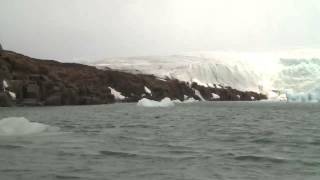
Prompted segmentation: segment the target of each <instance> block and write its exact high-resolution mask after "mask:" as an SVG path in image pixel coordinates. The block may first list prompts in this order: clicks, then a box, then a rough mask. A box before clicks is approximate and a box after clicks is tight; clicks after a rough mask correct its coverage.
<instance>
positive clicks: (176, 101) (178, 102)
mask: <svg viewBox="0 0 320 180" xmlns="http://www.w3.org/2000/svg"><path fill="white" fill-rule="evenodd" d="M172 102H174V103H176V104H180V103H183V101H180V100H179V99H175V100H173V101H172Z"/></svg>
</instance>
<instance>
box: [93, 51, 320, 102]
mask: <svg viewBox="0 0 320 180" xmlns="http://www.w3.org/2000/svg"><path fill="white" fill-rule="evenodd" d="M96 66H98V67H100V68H103V67H110V68H114V69H120V70H125V71H129V72H133V73H147V74H154V75H156V76H159V77H171V78H177V79H179V80H183V81H188V82H197V83H198V84H201V85H204V86H215V87H220V86H231V87H232V88H236V89H239V90H251V91H255V92H262V93H265V94H267V95H268V96H269V98H270V99H273V100H279V99H285V97H288V98H289V100H291V101H295V100H297V101H320V50H318V49H308V50H290V51H281V52H255V53H246V52H200V53H186V54H183V55H175V56H166V57H164V56H163V57H129V58H110V59H106V60H103V61H100V62H98V63H97V64H96ZM318 95H319V96H318Z"/></svg>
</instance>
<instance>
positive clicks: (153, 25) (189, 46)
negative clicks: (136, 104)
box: [0, 0, 320, 60]
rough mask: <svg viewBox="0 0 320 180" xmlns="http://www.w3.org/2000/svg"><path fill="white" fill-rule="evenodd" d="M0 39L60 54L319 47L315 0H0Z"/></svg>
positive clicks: (29, 50)
mask: <svg viewBox="0 0 320 180" xmlns="http://www.w3.org/2000/svg"><path fill="white" fill-rule="evenodd" d="M0 43H1V44H2V46H3V47H4V48H5V49H9V50H14V51H17V52H20V53H24V54H26V55H29V56H33V57H38V58H52V59H59V60H73V59H78V58H79V59H87V58H94V59H101V58H106V57H115V56H144V55H170V54H176V53H180V52H191V51H211V50H235V51H256V50H274V49H288V48H320V0H0Z"/></svg>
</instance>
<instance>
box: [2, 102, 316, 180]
mask: <svg viewBox="0 0 320 180" xmlns="http://www.w3.org/2000/svg"><path fill="white" fill-rule="evenodd" d="M7 117H24V118H26V119H28V120H29V121H31V122H39V123H43V124H47V125H50V126H52V127H58V128H59V130H57V129H56V130H55V131H44V132H41V133H34V134H28V135H23V136H21V135H20V136H18V135H7V136H4V135H2V136H0V179H1V180H11V179H23V180H24V179H26V180H38V179H39V180H46V179H83V180H90V179H106V180H171V179H172V180H214V179H218V180H220V179H221V180H229V179H231V180H233V179H241V180H251V179H254V180H255V179H263V180H264V179H268V180H269V179H270V180H275V179H280V180H283V179H285V180H308V179H314V180H319V179H320V105H319V104H285V103H266V102H258V103H249V102H215V103H195V104H179V105H176V106H175V107H170V108H143V107H137V106H136V105H135V104H114V105H101V106H65V107H26V108H0V120H1V119H3V118H7ZM0 128H1V127H0ZM23 128H30V127H21V131H22V130H24V129H23Z"/></svg>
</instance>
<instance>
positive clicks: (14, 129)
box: [0, 117, 58, 136]
mask: <svg viewBox="0 0 320 180" xmlns="http://www.w3.org/2000/svg"><path fill="white" fill-rule="evenodd" d="M57 130H58V128H55V127H52V126H49V125H46V124H42V123H37V122H30V121H29V120H28V119H26V118H24V117H8V118H4V119H1V120H0V136H22V135H30V134H37V133H42V132H46V131H57Z"/></svg>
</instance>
